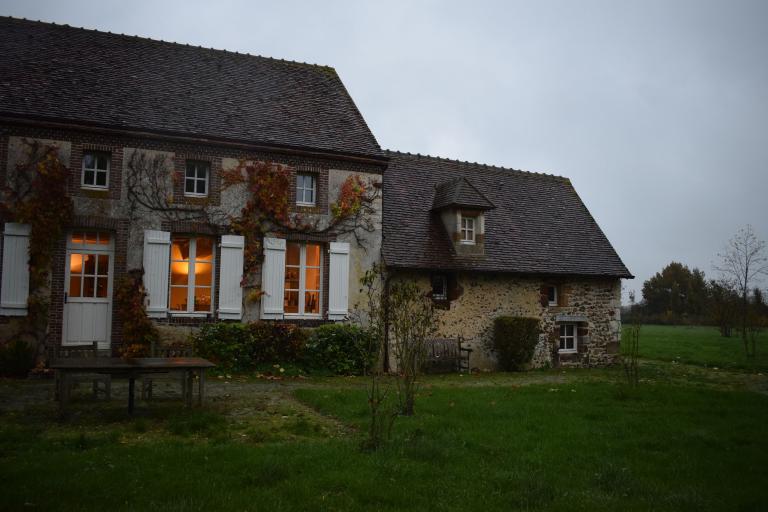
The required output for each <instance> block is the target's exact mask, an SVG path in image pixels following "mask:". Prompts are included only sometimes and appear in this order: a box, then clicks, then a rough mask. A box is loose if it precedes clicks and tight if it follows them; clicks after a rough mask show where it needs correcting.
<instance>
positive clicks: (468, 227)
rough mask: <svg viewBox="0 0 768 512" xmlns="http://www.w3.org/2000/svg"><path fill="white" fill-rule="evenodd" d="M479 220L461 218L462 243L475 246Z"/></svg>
mask: <svg viewBox="0 0 768 512" xmlns="http://www.w3.org/2000/svg"><path fill="white" fill-rule="evenodd" d="M476 223H477V219H476V218H475V217H465V216H464V215H462V216H461V243H463V244H474V243H475V229H476Z"/></svg>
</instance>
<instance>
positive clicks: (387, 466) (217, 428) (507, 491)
mask: <svg viewBox="0 0 768 512" xmlns="http://www.w3.org/2000/svg"><path fill="white" fill-rule="evenodd" d="M683 366H684V365H679V364H676V365H672V364H668V363H658V364H654V365H653V366H649V367H647V368H644V369H643V371H644V374H645V376H646V377H648V378H647V380H646V381H644V382H643V384H642V385H641V386H640V388H639V389H638V390H637V391H630V392H628V391H627V389H626V388H624V386H623V385H621V384H619V376H620V373H619V372H618V370H617V369H613V370H578V371H576V370H574V371H568V372H562V371H556V370H549V371H541V372H529V373H527V374H511V375H510V374H506V375H505V374H491V375H477V376H465V377H458V376H451V377H430V378H426V379H425V381H424V383H423V387H422V390H421V393H420V396H419V397H418V400H417V404H416V408H417V416H416V417H414V418H399V419H398V420H397V422H396V424H395V431H394V437H393V439H392V440H391V441H390V442H389V443H388V444H387V445H386V447H385V448H384V449H382V450H380V451H379V452H377V453H366V452H363V451H361V450H360V449H359V445H360V441H361V440H362V437H363V436H362V433H361V432H362V431H363V430H364V427H365V423H366V419H365V407H366V404H365V398H364V397H365V395H364V390H363V388H362V381H361V379H341V378H339V379H323V380H322V381H311V380H310V381H294V382H291V383H284V384H274V383H262V382H254V381H252V380H245V379H243V380H242V381H238V380H237V379H232V380H231V381H227V382H226V383H225V382H221V381H216V382H214V383H213V384H212V385H211V387H210V388H211V389H210V392H209V395H210V396H211V400H210V403H209V405H207V406H206V407H205V408H204V409H203V410H193V411H191V412H186V411H183V410H181V409H178V406H177V405H176V403H175V402H167V403H166V402H163V401H162V400H161V401H158V402H153V403H152V404H142V406H141V409H140V410H141V415H140V417H139V418H136V419H131V418H127V417H126V416H125V414H124V412H122V408H121V407H120V406H124V404H123V403H122V402H120V403H116V404H115V405H114V406H113V405H112V404H110V405H109V408H107V406H106V405H105V404H103V403H102V402H99V403H97V402H94V401H92V400H90V399H88V398H82V399H81V400H80V401H79V403H76V404H75V405H76V407H75V414H74V415H73V417H72V418H70V419H69V420H67V421H64V422H58V421H56V420H54V418H55V416H54V415H53V414H52V411H53V409H52V405H51V404H50V403H47V404H46V403H44V402H42V403H37V402H34V404H33V405H29V406H23V407H22V406H19V401H18V397H19V396H21V395H23V394H25V393H26V394H30V396H32V395H35V394H38V395H41V394H42V393H43V388H44V385H45V383H34V382H32V383H29V382H25V383H18V382H0V496H1V497H2V498H0V500H1V501H0V509H2V510H35V509H37V510H74V509H77V510H104V509H109V510H151V509H163V510H369V509H370V510H403V509H410V510H611V511H613V510H670V511H671V510H675V511H676V510H697V511H701V510H765V505H766V503H768V489H766V486H765V482H767V481H768V437H766V436H765V435H763V433H764V431H765V425H766V424H768V396H766V394H765V391H766V389H768V382H766V379H767V378H766V377H765V376H757V375H751V376H742V377H740V378H749V379H750V382H753V383H754V384H755V385H757V387H758V388H759V390H760V391H761V392H760V393H755V392H747V391H744V390H742V389H741V388H742V387H743V386H742V385H741V384H738V385H734V386H735V387H737V388H739V389H737V390H734V389H733V387H734V386H728V385H725V384H724V382H727V381H728V380H729V379H728V378H727V377H728V376H727V374H725V372H716V373H717V375H716V378H714V380H710V379H709V377H708V375H709V374H713V373H715V372H712V371H711V370H706V371H700V372H699V374H697V375H699V380H698V381H696V382H697V384H696V385H694V384H690V383H687V384H686V382H688V381H687V380H685V379H682V380H675V379H676V378H677V377H681V376H687V375H688V373H687V370H685V373H683V372H684V370H683ZM739 382H741V381H739ZM702 383H707V385H706V386H705V385H700V384H702ZM116 395H117V396H118V398H119V396H120V389H119V388H118V389H116ZM35 396H36V395H35ZM12 398H13V400H16V401H15V402H14V401H13V400H12ZM3 400H5V401H3ZM3 404H6V406H5V407H3ZM105 408H106V412H99V411H105Z"/></svg>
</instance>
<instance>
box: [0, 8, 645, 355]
mask: <svg viewBox="0 0 768 512" xmlns="http://www.w3.org/2000/svg"><path fill="white" fill-rule="evenodd" d="M57 165H60V166H61V169H64V172H66V175H65V176H64V177H63V181H62V184H61V187H60V189H58V190H53V191H51V190H47V191H46V190H45V189H44V187H41V186H40V184H39V182H38V181H35V180H36V179H39V175H40V170H41V169H43V170H45V173H47V174H46V176H48V177H50V176H52V175H54V174H55V172H54V171H55V169H56V168H57V167H56V166H57ZM45 173H44V174H45ZM0 181H2V183H3V185H4V189H5V192H4V194H3V197H2V201H3V208H2V209H0V213H2V215H3V219H2V221H3V235H2V266H1V267H0V280H1V282H2V289H1V301H0V339H3V340H8V339H10V338H12V337H14V336H21V335H29V334H28V333H27V334H24V333H25V332H26V331H28V330H29V325H28V324H29V321H30V318H34V319H35V321H36V322H37V323H38V324H41V323H42V324H43V325H44V326H45V327H44V331H45V332H44V335H45V341H46V343H47V344H49V345H51V344H64V345H66V344H83V343H91V342H94V341H95V342H97V343H98V344H99V346H100V347H101V348H103V349H111V350H113V351H118V350H119V349H120V348H121V347H122V346H123V345H124V344H126V343H129V342H130V340H127V339H125V336H124V333H123V332H122V327H121V321H120V316H121V307H123V306H122V305H121V302H119V301H120V300H122V299H121V297H124V295H125V293H123V292H124V291H125V290H124V288H125V287H127V286H129V284H130V282H131V281H130V279H129V277H130V276H136V275H139V276H142V277H141V282H143V287H144V289H145V290H146V294H147V298H146V309H147V314H148V316H149V317H151V318H152V321H153V322H154V323H155V324H156V325H157V326H158V327H159V328H160V329H161V332H162V335H163V337H164V339H166V340H176V339H183V338H185V337H186V336H187V335H188V334H189V333H190V332H191V331H192V330H194V329H195V328H197V327H199V326H200V325H202V324H204V323H209V322H217V321H252V320H258V319H262V320H280V321H284V322H294V323H297V324H300V325H303V326H314V325H318V324H320V323H323V322H334V321H345V320H348V319H349V318H350V315H352V314H354V311H353V309H354V305H355V304H357V303H358V302H361V297H360V293H361V292H360V289H359V288H360V287H359V284H358V283H359V279H360V277H361V276H362V274H363V273H364V272H365V271H366V270H368V269H370V268H371V267H372V266H373V265H374V264H375V263H378V262H383V263H384V264H385V265H386V267H387V268H388V269H389V270H390V271H391V272H392V274H393V275H394V276H396V278H399V279H405V278H407V279H415V280H417V281H419V282H421V283H423V285H424V288H425V290H428V291H429V293H431V297H432V300H433V301H434V302H435V305H436V306H437V307H439V308H441V335H443V336H449V337H458V336H461V337H462V338H463V339H465V340H466V341H467V342H468V343H469V344H470V345H472V346H473V348H475V349H476V350H474V351H473V356H472V357H473V360H472V362H471V364H472V366H477V367H486V366H491V365H492V364H493V360H492V356H490V355H489V354H487V353H486V352H485V351H484V350H482V348H483V346H484V345H483V344H484V341H485V340H486V339H487V337H488V333H489V328H490V325H491V323H492V319H493V318H494V317H495V316H498V315H501V314H516V315H525V316H535V317H540V318H541V319H542V320H543V324H544V325H545V332H544V334H542V335H541V339H540V344H539V347H538V348H537V353H536V356H535V364H538V365H545V364H578V365H596V364H605V363H610V362H611V361H612V359H613V357H614V354H615V353H616V351H617V349H618V341H619V330H620V318H619V306H620V279H621V278H630V277H631V275H630V273H629V272H628V270H627V269H626V267H625V266H624V265H623V263H622V262H621V260H620V259H619V257H618V256H617V254H616V252H615V251H614V250H613V248H612V247H611V245H610V243H609V242H608V240H607V239H606V237H605V236H604V235H603V233H602V232H601V230H600V229H599V227H598V225H597V223H596V222H595V221H594V219H593V218H592V217H591V216H590V214H589V212H588V211H587V209H586V208H585V206H584V205H583V203H582V202H581V200H580V199H579V197H578V195H577V194H576V192H575V191H574V189H573V187H572V186H571V184H570V182H569V181H568V180H567V179H565V178H560V177H554V176H549V175H542V174H533V173H527V172H521V171H515V170H510V169H502V168H497V167H490V166H483V165H477V164H467V163H462V162H456V161H450V160H444V159H440V158H433V157H422V156H413V155H408V154H402V153H396V152H387V151H383V150H382V149H381V148H380V147H379V144H378V143H377V141H376V139H375V137H374V136H373V134H372V133H371V131H370V130H369V128H368V126H367V125H366V123H365V120H364V119H363V117H362V116H361V114H360V112H359V111H358V109H357V107H356V106H355V104H354V102H353V101H352V99H351V97H350V96H349V94H348V92H347V91H346V89H345V87H344V85H343V83H342V82H341V80H340V79H339V77H338V75H337V74H336V72H335V70H333V69H332V68H329V67H325V66H317V65H309V64H303V63H297V62H288V61H283V60H276V59H271V58H264V57H256V56H251V55H243V54H238V53H233V52H227V51H221V50H212V49H204V48H199V47H192V46H188V45H182V44H176V43H167V42H162V41H155V40H149V39H144V38H139V37H130V36H124V35H117V34H108V33H103V32H98V31H94V30H85V29H79V28H72V27H68V26H61V25H55V24H49V23H41V22H32V21H26V20H19V19H14V18H0ZM49 182H50V180H49ZM45 193H48V196H46V195H45ZM61 197H68V198H71V200H72V209H73V211H71V212H70V214H69V215H68V216H67V218H66V219H63V220H62V222H63V223H64V224H63V226H62V232H61V233H60V236H59V235H56V238H55V240H51V242H52V244H53V249H52V250H51V253H50V254H43V255H40V254H37V257H42V256H48V257H49V258H50V265H49V268H47V269H42V270H48V271H49V273H48V274H46V275H44V277H45V282H44V286H40V284H39V283H36V284H33V285H30V283H34V280H35V279H38V280H39V279H40V275H43V274H41V269H39V268H34V267H31V266H30V265H29V264H28V262H29V261H30V258H31V257H33V255H34V254H35V252H34V251H36V250H38V249H36V247H38V246H39V245H40V244H39V243H36V240H35V237H38V239H39V238H41V237H42V235H41V234H40V233H44V232H46V231H44V230H43V228H44V227H47V228H48V229H52V228H51V226H52V225H55V224H56V222H55V221H56V219H53V220H52V221H50V222H47V223H43V222H41V221H40V218H42V217H40V218H37V217H35V216H33V215H31V214H30V213H29V211H28V210H29V205H30V204H32V205H35V206H36V207H38V208H39V210H38V211H39V212H41V215H42V213H44V210H45V208H43V206H44V205H45V204H46V203H45V201H46V200H50V201H52V202H51V204H53V203H54V202H56V201H59V199H56V198H61ZM46 198H48V199H46ZM34 201H37V202H36V203H35V202H34ZM56 204H58V203H56ZM24 205H26V206H24ZM25 208H26V209H25ZM31 255H32V256H31ZM43 260H45V258H43ZM41 304H42V305H44V307H41ZM41 316H42V317H43V318H42V320H41V319H40V317H41ZM25 330H26V331H25Z"/></svg>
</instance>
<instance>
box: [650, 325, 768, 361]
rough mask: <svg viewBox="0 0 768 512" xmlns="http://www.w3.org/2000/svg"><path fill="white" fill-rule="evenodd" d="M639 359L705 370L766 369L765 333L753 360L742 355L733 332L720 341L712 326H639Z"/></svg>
mask: <svg viewBox="0 0 768 512" xmlns="http://www.w3.org/2000/svg"><path fill="white" fill-rule="evenodd" d="M640 357H642V358H645V359H656V360H659V361H676V362H678V363H687V364H696V365H703V366H709V367H718V368H730V369H747V370H758V371H764V370H768V333H766V332H764V333H762V336H761V337H760V339H759V340H758V343H757V357H756V358H755V360H754V361H751V360H748V359H747V358H746V356H745V355H744V345H743V343H742V341H741V338H740V337H739V333H738V332H736V330H735V329H734V334H733V336H731V337H730V338H723V337H722V336H720V332H719V331H718V330H717V329H716V328H714V327H706V326H669V325H643V326H642V327H641V330H640Z"/></svg>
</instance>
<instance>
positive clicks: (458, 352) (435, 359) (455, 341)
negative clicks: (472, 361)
mask: <svg viewBox="0 0 768 512" xmlns="http://www.w3.org/2000/svg"><path fill="white" fill-rule="evenodd" d="M462 341H463V340H462V338H461V337H458V338H433V339H431V340H429V341H428V342H427V347H426V349H427V353H426V357H425V361H424V371H426V372H427V373H450V372H468V371H469V369H470V367H469V356H470V354H471V353H472V349H471V348H467V347H463V346H462Z"/></svg>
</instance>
